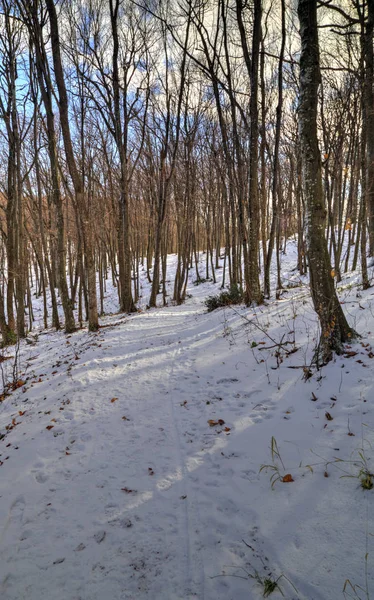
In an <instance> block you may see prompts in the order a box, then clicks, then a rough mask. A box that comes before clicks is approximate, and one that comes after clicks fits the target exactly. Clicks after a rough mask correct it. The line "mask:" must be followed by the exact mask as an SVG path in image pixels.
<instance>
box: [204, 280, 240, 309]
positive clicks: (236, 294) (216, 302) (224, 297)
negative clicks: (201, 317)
mask: <svg viewBox="0 0 374 600" xmlns="http://www.w3.org/2000/svg"><path fill="white" fill-rule="evenodd" d="M242 302H243V292H242V290H241V289H240V287H239V286H238V285H231V286H230V288H229V289H228V290H226V291H225V292H221V293H220V294H217V296H208V298H207V299H206V300H205V306H206V307H207V309H208V312H212V310H216V309H217V308H222V306H229V305H230V304H241V303H242Z"/></svg>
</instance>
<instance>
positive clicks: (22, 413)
mask: <svg viewBox="0 0 374 600" xmlns="http://www.w3.org/2000/svg"><path fill="white" fill-rule="evenodd" d="M25 412H26V411H25V410H19V411H18V414H19V416H20V417H23V415H24V414H25Z"/></svg>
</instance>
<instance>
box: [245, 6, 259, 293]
mask: <svg viewBox="0 0 374 600" xmlns="http://www.w3.org/2000/svg"><path fill="white" fill-rule="evenodd" d="M261 17H262V0H254V16H253V38H252V64H251V100H250V122H251V133H250V157H249V289H248V290H246V292H245V299H246V302H247V303H248V304H250V303H252V302H254V303H257V304H258V303H261V302H262V300H263V297H262V292H261V287H260V277H259V268H258V258H259V241H260V203H259V194H258V71H259V55H260V43H261Z"/></svg>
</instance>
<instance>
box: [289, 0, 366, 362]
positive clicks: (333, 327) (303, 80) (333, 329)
mask: <svg viewBox="0 0 374 600" xmlns="http://www.w3.org/2000/svg"><path fill="white" fill-rule="evenodd" d="M298 15H299V21H300V35H301V56H300V105H299V131H300V145H301V160H302V179H303V188H304V196H305V204H306V227H307V233H306V235H307V252H308V258H309V272H310V287H311V294H312V299H313V304H314V308H315V311H316V312H317V314H318V317H319V321H320V326H321V337H320V342H319V345H318V348H317V352H316V361H317V366H319V364H320V361H322V362H323V363H326V362H328V361H329V360H331V358H332V356H333V352H334V351H335V352H336V353H338V354H339V353H341V352H342V349H343V343H344V342H347V341H349V340H350V339H351V337H352V336H353V334H354V332H353V330H352V329H351V328H350V327H349V325H348V323H347V321H346V318H345V316H344V313H343V310H342V308H341V305H340V303H339V300H338V297H337V295H336V292H335V287H334V279H333V277H332V274H331V264H330V257H329V253H328V248H327V240H326V236H325V227H326V208H325V206H324V199H323V191H322V173H321V155H320V150H319V147H318V137H317V110H318V87H319V84H320V79H321V77H320V66H319V45H318V29H317V0H299V3H298Z"/></svg>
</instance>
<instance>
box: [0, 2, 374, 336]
mask: <svg viewBox="0 0 374 600" xmlns="http://www.w3.org/2000/svg"><path fill="white" fill-rule="evenodd" d="M310 4H311V5H314V4H315V3H308V2H304V3H303V2H301V3H300V10H301V11H302V10H303V6H304V5H305V7H306V8H305V10H308V8H307V7H308V6H309V5H310ZM317 5H318V14H319V17H318V19H319V37H320V40H319V55H318V51H317V62H318V65H316V67H315V71H314V72H311V74H310V77H311V79H312V80H313V79H314V84H313V82H312V81H308V77H309V76H308V74H307V73H306V70H307V69H308V68H310V65H308V64H307V63H308V58H306V60H304V66H303V67H302V65H301V64H300V53H301V52H302V50H301V38H300V35H299V20H298V16H297V7H296V3H295V2H290V1H287V0H279V1H270V0H269V2H261V1H260V0H258V1H256V2H245V1H244V0H235V2H231V1H229V0H219V1H218V0H216V1H202V0H196V1H193V0H186V1H181V2H178V3H174V2H171V1H170V2H168V1H167V0H165V1H162V2H158V3H157V2H154V3H152V2H145V1H144V0H141V1H140V2H136V1H135V0H126V1H125V0H110V1H109V0H108V2H105V1H103V0H65V1H63V2H53V1H52V0H51V1H47V0H46V1H45V2H44V1H40V0H32V1H29V0H24V1H22V0H1V6H0V12H1V20H2V24H3V27H2V28H1V34H0V56H1V63H0V64H1V71H0V118H1V121H0V127H1V130H0V131H1V138H0V143H1V150H2V152H1V157H2V158H1V164H0V169H1V207H2V211H1V259H0V262H1V273H2V278H1V295H0V327H1V331H2V336H3V340H4V341H5V343H8V342H12V341H14V339H15V338H16V337H17V336H18V337H20V338H22V337H24V336H25V334H26V332H27V331H28V330H30V329H31V328H32V325H33V293H32V292H31V290H36V295H37V296H38V297H39V296H40V297H43V302H44V326H45V327H48V326H50V325H52V326H53V327H55V328H56V329H59V328H60V327H64V329H65V331H66V332H72V331H74V329H75V327H76V326H77V324H79V325H80V326H82V323H83V322H84V321H88V322H89V329H90V330H91V331H95V330H97V329H98V323H99V321H98V316H99V315H100V314H103V313H104V302H103V298H104V295H105V286H106V281H107V280H108V278H110V279H111V280H112V282H113V284H114V285H115V286H116V287H117V289H118V300H119V307H120V310H121V311H124V312H131V311H134V310H136V306H137V302H138V298H139V295H140V288H139V270H140V268H141V267H144V268H145V269H146V272H147V278H148V281H149V282H151V283H152V286H151V293H150V297H149V300H148V306H149V307H155V306H156V305H157V304H160V303H161V304H163V305H166V304H167V302H169V301H170V300H172V301H173V302H175V303H176V304H181V303H183V302H184V300H185V297H186V287H187V280H188V274H189V272H190V271H195V272H196V281H197V282H200V281H204V280H208V279H212V281H213V282H214V281H215V279H216V270H217V268H218V267H219V264H218V259H219V256H220V255H221V253H223V254H224V258H225V260H224V267H227V269H226V268H224V271H225V273H226V271H227V276H226V277H224V279H223V281H222V286H223V287H224V286H228V287H231V288H232V289H235V288H238V289H239V290H240V292H241V293H242V294H243V299H244V301H245V302H246V303H247V304H251V303H261V302H262V301H263V300H264V299H266V298H269V297H270V296H271V295H272V294H273V295H274V294H275V295H277V296H279V294H280V293H281V290H282V281H281V273H280V270H281V266H280V255H281V254H282V252H284V249H285V245H286V240H287V239H288V238H289V237H290V236H291V235H296V236H297V240H298V258H297V268H298V270H299V273H300V274H301V275H303V274H305V273H306V272H307V269H308V258H307V256H308V247H309V246H310V240H309V242H308V229H309V231H313V232H316V231H317V230H321V228H322V229H324V230H325V231H326V234H322V235H326V238H327V243H328V253H329V257H327V255H326V256H325V254H326V253H325V251H323V252H322V251H321V247H319V248H318V244H319V243H320V242H316V244H317V245H316V244H315V250H314V251H315V252H317V254H319V255H320V256H321V252H322V253H323V254H324V264H325V268H324V269H323V271H324V278H325V279H327V280H328V279H330V278H331V277H332V279H333V280H335V282H337V283H339V281H340V279H341V274H342V273H345V272H347V271H348V270H349V269H352V270H355V269H356V267H357V265H360V266H361V270H362V282H363V286H364V287H368V286H369V279H368V272H367V252H368V253H369V255H372V254H373V253H374V185H373V181H374V167H373V164H374V163H373V156H374V133H373V132H374V110H373V108H372V107H373V105H374V99H373V21H374V16H373V14H372V12H371V11H372V10H373V9H372V5H371V2H358V1H357V2H356V1H353V0H352V1H351V2H349V1H348V0H347V2H337V3H334V2H332V1H330V0H324V1H322V0H321V1H318V2H317ZM301 18H302V15H301ZM305 18H309V17H305ZM306 27H307V25H306ZM316 28H317V24H315V27H314V30H315V35H317V29H316ZM305 32H306V33H305V36H304V38H305V39H304V41H303V44H304V45H305V49H304V52H305V57H308V56H309V57H310V56H311V53H313V49H312V50H310V48H313V44H314V41H313V35H312V37H311V38H310V39H309V40H308V39H307V37H308V36H309V35H310V32H309V30H307V29H305ZM317 44H318V39H317ZM301 56H302V54H301ZM301 68H303V69H304V71H305V77H304V78H303V76H302V73H301V72H300V71H301ZM312 69H313V65H312ZM313 85H314V89H313ZM316 86H317V87H318V90H317V88H316ZM314 96H315V98H314ZM303 98H304V99H305V100H303ZM312 98H314V99H313V100H311V99H312ZM312 104H314V105H315V106H314V107H313V106H312ZM310 111H312V112H313V111H314V114H312V115H311V114H310ZM313 121H314V124H313ZM302 123H306V124H308V123H310V124H312V128H314V129H315V128H316V132H315V134H314V135H315V137H316V139H315V140H314V141H313V142H312V141H311V138H310V132H309V131H307V126H306V127H304V128H303V125H302ZM312 136H313V134H312ZM308 139H309V141H308ZM310 144H312V146H313V147H312V148H311V147H309V150H308V145H310ZM304 150H305V153H308V152H309V156H310V154H311V152H312V153H313V154H314V155H315V157H314V161H315V164H314V165H313V166H311V169H312V172H313V175H315V176H316V179H319V180H320V183H319V186H320V187H321V189H320V191H319V192H318V194H320V198H319V199H317V200H315V196H316V195H315V194H314V199H313V198H308V191H309V190H310V189H311V186H310V185H308V184H305V185H304V186H303V183H302V180H303V174H302V173H303V151H304ZM316 169H317V171H318V173H317V171H316ZM305 170H307V159H305ZM305 173H306V171H305ZM313 202H316V203H315V204H314V207H312V204H313ZM318 207H319V208H318ZM317 213H318V214H317ZM313 219H314V222H313V223H312V221H311V220H313ZM321 231H322V230H321ZM323 244H324V242H323ZM312 245H313V244H312ZM343 248H344V251H343ZM200 252H205V257H206V264H205V265H204V267H203V269H201V268H199V267H198V256H199V253H200ZM171 253H175V254H177V256H178V269H177V271H176V274H175V279H174V285H173V293H172V298H170V299H169V298H167V297H166V293H167V292H166V286H165V281H166V280H167V277H168V274H167V267H166V257H167V255H168V254H171ZM273 259H274V260H276V264H277V271H278V276H277V281H276V284H275V285H274V286H273V288H274V289H271V286H270V266H271V262H272V260H273ZM316 260H320V259H318V258H316ZM310 262H313V261H310ZM331 265H332V266H331ZM318 271H319V269H317V272H318ZM331 273H332V275H331ZM97 279H98V285H97V281H96V280H97ZM323 285H324V284H323V283H320V284H318V286H317V285H315V286H314V287H315V288H317V287H321V288H323ZM325 285H327V287H330V290H329V292H328V295H331V294H334V291H333V289H331V288H332V284H331V281H326V283H325ZM325 291H326V290H325ZM47 297H48V298H49V297H50V300H51V309H50V310H49V309H48V302H47ZM59 302H61V304H62V307H63V317H62V316H61V315H60V314H59V311H58V304H59ZM316 302H317V304H319V303H318V301H316ZM329 302H330V304H331V301H329ZM75 308H76V309H77V310H76V313H74V309H75ZM327 312H331V310H330V311H329V310H328V311H327ZM321 318H322V321H326V322H329V320H330V321H331V315H330V314H329V315H328V316H327V317H326V316H325V317H321ZM325 326H326V327H327V326H328V325H325ZM341 327H343V329H344V326H341ZM338 337H341V335H340V334H338ZM343 338H344V334H343Z"/></svg>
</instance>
